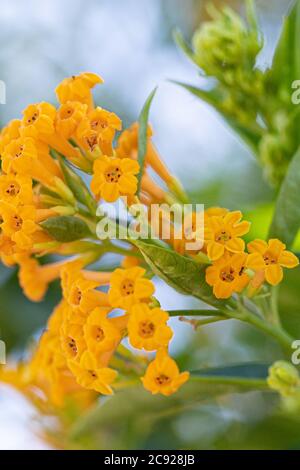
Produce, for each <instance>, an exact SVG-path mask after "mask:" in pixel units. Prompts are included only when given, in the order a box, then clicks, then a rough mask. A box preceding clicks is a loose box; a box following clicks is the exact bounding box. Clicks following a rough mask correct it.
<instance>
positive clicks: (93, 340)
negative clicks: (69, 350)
mask: <svg viewBox="0 0 300 470" xmlns="http://www.w3.org/2000/svg"><path fill="white" fill-rule="evenodd" d="M109 310H110V309H108V308H103V307H102V308H101V307H97V308H95V309H94V310H93V311H92V312H91V313H90V314H89V316H88V317H87V321H86V323H85V325H84V327H83V331H84V338H85V341H86V344H87V348H88V350H89V351H90V352H91V353H93V354H94V356H95V357H99V354H101V353H104V352H113V351H114V350H115V348H116V347H117V346H118V344H119V342H120V341H121V338H122V335H121V331H120V330H119V328H117V326H116V325H115V324H114V322H113V319H110V318H107V314H108V312H109Z"/></svg>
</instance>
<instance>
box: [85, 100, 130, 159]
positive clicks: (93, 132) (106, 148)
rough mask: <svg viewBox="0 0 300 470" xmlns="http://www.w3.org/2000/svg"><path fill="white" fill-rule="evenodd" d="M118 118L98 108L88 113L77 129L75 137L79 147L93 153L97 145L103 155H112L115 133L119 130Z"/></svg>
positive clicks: (120, 126) (119, 121)
mask: <svg viewBox="0 0 300 470" xmlns="http://www.w3.org/2000/svg"><path fill="white" fill-rule="evenodd" d="M121 128H122V122H121V120H120V118H119V117H118V116H117V115H116V114H115V113H112V112H110V111H107V110H106V109H103V108H100V107H99V106H98V107H97V108H95V109H93V110H92V111H90V112H89V113H88V115H87V116H86V117H85V119H83V120H82V121H81V122H80V124H79V126H78V127H77V132H76V136H77V139H78V141H79V143H80V145H81V146H82V147H83V148H84V149H85V150H89V151H91V152H92V151H93V150H94V149H95V147H96V146H97V145H99V147H100V150H101V152H102V153H103V154H105V155H112V153H113V149H112V142H113V139H114V137H115V132H116V131H119V130H121Z"/></svg>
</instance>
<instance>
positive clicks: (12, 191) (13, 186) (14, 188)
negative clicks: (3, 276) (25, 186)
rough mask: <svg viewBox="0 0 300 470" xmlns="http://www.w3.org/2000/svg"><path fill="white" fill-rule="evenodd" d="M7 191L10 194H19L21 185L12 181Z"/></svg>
mask: <svg viewBox="0 0 300 470" xmlns="http://www.w3.org/2000/svg"><path fill="white" fill-rule="evenodd" d="M5 192H6V194H7V195H8V196H17V194H19V192H20V186H19V185H18V184H17V183H10V184H9V185H8V186H7V188H6V190H5Z"/></svg>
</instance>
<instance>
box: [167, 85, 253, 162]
mask: <svg viewBox="0 0 300 470" xmlns="http://www.w3.org/2000/svg"><path fill="white" fill-rule="evenodd" d="M171 82H172V83H175V84H176V85H179V86H181V87H183V88H185V89H186V90H187V91H189V92H190V93H192V94H193V95H194V96H196V97H197V98H200V99H201V100H203V101H205V102H206V103H207V104H209V105H210V106H212V107H213V108H215V110H216V111H217V112H218V113H219V114H220V115H221V117H222V118H223V120H224V121H225V123H226V124H227V125H228V126H229V127H230V128H231V129H232V130H233V131H234V132H235V133H236V134H237V135H238V136H239V137H240V138H241V139H242V140H243V141H244V142H245V143H246V144H247V145H248V146H249V147H250V148H251V150H252V151H253V153H254V154H255V155H257V154H258V144H259V141H260V133H259V131H258V129H255V128H254V129H250V128H249V127H246V126H243V125H242V124H240V123H239V122H238V121H237V120H236V119H234V118H233V117H232V116H230V115H228V114H227V113H225V112H224V110H223V109H222V106H221V103H222V101H223V94H222V92H221V91H220V90H218V88H214V89H212V90H209V91H208V90H202V89H201V88H198V87H195V86H193V85H189V84H187V83H182V82H178V81H175V80H171ZM254 126H256V124H254Z"/></svg>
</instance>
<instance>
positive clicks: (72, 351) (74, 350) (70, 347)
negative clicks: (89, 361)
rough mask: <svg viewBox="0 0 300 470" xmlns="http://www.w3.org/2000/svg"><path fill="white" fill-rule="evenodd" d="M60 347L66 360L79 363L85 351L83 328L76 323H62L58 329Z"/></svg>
mask: <svg viewBox="0 0 300 470" xmlns="http://www.w3.org/2000/svg"><path fill="white" fill-rule="evenodd" d="M60 340H61V347H62V350H63V352H64V354H65V357H66V359H67V361H68V360H73V361H75V360H76V361H77V362H78V361H79V360H80V358H81V356H82V354H83V352H84V351H86V342H85V340H84V337H83V328H82V326H81V325H79V324H76V323H69V322H64V323H63V325H62V327H61V329H60Z"/></svg>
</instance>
